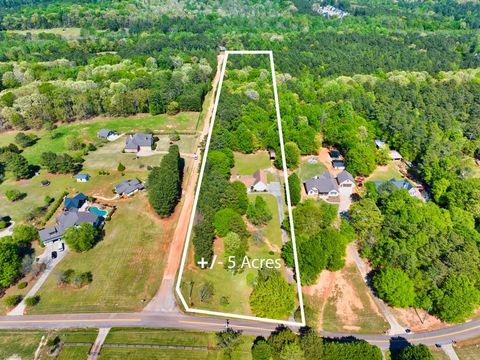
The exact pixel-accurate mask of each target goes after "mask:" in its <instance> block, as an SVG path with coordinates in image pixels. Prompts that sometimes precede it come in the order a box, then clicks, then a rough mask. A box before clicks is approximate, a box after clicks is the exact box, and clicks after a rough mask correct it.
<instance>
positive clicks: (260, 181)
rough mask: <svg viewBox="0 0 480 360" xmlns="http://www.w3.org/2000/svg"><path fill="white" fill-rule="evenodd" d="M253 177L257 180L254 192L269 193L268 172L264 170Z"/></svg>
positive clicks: (253, 188)
mask: <svg viewBox="0 0 480 360" xmlns="http://www.w3.org/2000/svg"><path fill="white" fill-rule="evenodd" d="M253 177H254V179H255V182H254V184H253V187H252V191H256V192H261V191H267V184H268V180H267V174H266V172H265V171H263V170H257V171H255V173H254V174H253Z"/></svg>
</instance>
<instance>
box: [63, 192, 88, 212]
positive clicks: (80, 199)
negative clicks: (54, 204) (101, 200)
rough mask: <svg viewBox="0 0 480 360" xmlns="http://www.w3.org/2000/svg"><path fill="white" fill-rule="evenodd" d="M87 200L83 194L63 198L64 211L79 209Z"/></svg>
mask: <svg viewBox="0 0 480 360" xmlns="http://www.w3.org/2000/svg"><path fill="white" fill-rule="evenodd" d="M87 199H88V197H87V195H85V194H83V193H78V194H77V195H75V196H74V197H65V199H64V200H63V208H64V209H65V210H70V209H80V208H81V207H82V205H83V204H85V201H87Z"/></svg>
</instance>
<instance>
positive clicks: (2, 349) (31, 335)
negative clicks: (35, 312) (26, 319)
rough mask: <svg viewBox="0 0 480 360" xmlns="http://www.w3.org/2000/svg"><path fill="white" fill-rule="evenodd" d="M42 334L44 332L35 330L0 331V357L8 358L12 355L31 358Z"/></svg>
mask: <svg viewBox="0 0 480 360" xmlns="http://www.w3.org/2000/svg"><path fill="white" fill-rule="evenodd" d="M42 335H45V332H42V331H36V330H31V331H30V330H2V331H0V359H8V358H9V357H10V356H12V355H18V356H19V357H20V358H22V359H33V355H34V353H35V350H36V349H37V347H38V344H39V343H40V339H41V338H42Z"/></svg>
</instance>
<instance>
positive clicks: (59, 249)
mask: <svg viewBox="0 0 480 360" xmlns="http://www.w3.org/2000/svg"><path fill="white" fill-rule="evenodd" d="M57 250H58V251H63V250H65V244H64V243H63V242H62V241H60V242H59V243H58V247H57Z"/></svg>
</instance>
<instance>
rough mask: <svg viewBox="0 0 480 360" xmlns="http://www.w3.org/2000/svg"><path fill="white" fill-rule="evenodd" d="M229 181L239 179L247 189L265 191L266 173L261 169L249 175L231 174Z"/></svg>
mask: <svg viewBox="0 0 480 360" xmlns="http://www.w3.org/2000/svg"><path fill="white" fill-rule="evenodd" d="M230 180H231V181H241V182H242V183H244V184H245V186H246V187H247V191H249V192H250V191H254V192H263V191H267V184H268V179H267V174H266V172H265V171H263V170H257V171H255V173H254V174H253V175H252V176H250V175H235V176H232V177H231V179H230Z"/></svg>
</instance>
